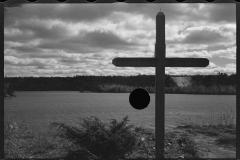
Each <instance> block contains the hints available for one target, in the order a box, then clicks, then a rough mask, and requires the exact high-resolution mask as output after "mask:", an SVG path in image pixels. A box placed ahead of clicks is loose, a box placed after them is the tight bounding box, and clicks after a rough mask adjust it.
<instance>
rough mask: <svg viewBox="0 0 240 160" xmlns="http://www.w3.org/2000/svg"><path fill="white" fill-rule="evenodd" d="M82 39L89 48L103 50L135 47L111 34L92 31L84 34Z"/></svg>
mask: <svg viewBox="0 0 240 160" xmlns="http://www.w3.org/2000/svg"><path fill="white" fill-rule="evenodd" d="M83 39H84V40H83V41H84V42H85V43H86V44H89V45H90V46H94V47H100V48H105V49H108V48H109V49H122V48H124V47H130V46H133V45H137V44H136V43H130V42H126V41H125V40H123V39H121V38H119V37H118V36H117V35H115V34H113V33H111V32H98V31H94V32H90V33H88V34H86V36H85V37H84V38H83Z"/></svg>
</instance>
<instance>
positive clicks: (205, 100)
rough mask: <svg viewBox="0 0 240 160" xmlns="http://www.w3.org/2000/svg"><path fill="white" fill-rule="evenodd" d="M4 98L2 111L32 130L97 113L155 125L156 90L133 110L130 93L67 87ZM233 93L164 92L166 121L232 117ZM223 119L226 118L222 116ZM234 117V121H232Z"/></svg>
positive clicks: (146, 124) (140, 124)
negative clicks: (140, 105)
mask: <svg viewBox="0 0 240 160" xmlns="http://www.w3.org/2000/svg"><path fill="white" fill-rule="evenodd" d="M16 95H17V97H13V98H6V99H4V115H5V117H11V118H13V119H14V120H15V121H16V122H17V123H18V124H21V123H22V122H23V121H25V122H26V123H28V124H29V125H30V127H31V128H32V130H35V131H41V132H45V131H47V130H48V126H49V124H50V123H52V122H64V123H67V124H76V123H77V122H79V120H78V119H79V117H81V118H84V117H90V116H96V117H98V118H100V119H102V120H104V121H109V120H110V119H117V120H121V119H122V118H123V117H125V116H127V115H128V116H129V119H130V123H131V124H135V125H139V126H143V127H148V128H154V119H155V110H154V108H155V94H150V97H151V100H150V104H149V106H148V107H147V108H145V109H143V110H136V109H134V108H133V107H131V105H130V104H129V101H128V100H129V93H79V92H67V91H62V92H60V91H56V92H55V91H49V92H45V91H39V92H33V91H31V92H16ZM235 113H236V96H235V95H187V94H166V95H165V124H166V127H168V126H176V125H179V124H183V123H185V124H186V123H200V124H203V123H210V122H211V123H212V122H214V123H217V122H219V120H220V118H221V117H223V116H225V117H227V116H229V117H230V118H228V120H230V119H231V117H234V118H235ZM225 119H226V118H225ZM235 121H236V120H235V119H234V120H233V123H235Z"/></svg>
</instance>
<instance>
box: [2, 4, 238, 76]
mask: <svg viewBox="0 0 240 160" xmlns="http://www.w3.org/2000/svg"><path fill="white" fill-rule="evenodd" d="M235 5H236V4H225V3H224V4H219V3H218V4H216V3H215V4H208V3H202V4H201V3H200V4H197V3H194V4H192V3H191V4H190V3H189V4H186V3H182V4H174V3H173V4H170V3H169V4H161V3H156V4H126V3H114V4H67V3H61V4H24V5H23V6H21V7H14V8H9V9H8V13H7V15H6V16H5V17H4V75H5V76H7V77H18V76H24V77H26V76H34V77H35V76H36V77H38V76H41V77H48V76H49V77H52V76H56V77H59V76H60V77H63V76H66V77H67V76H76V75H95V76H100V75H103V76H107V75H121V76H124V75H139V74H145V75H154V74H155V68H153V67H151V68H148V67H141V68H139V67H138V68H135V67H115V66H114V65H113V64H112V59H114V58H115V57H153V56H154V46H155V32H156V27H155V25H156V24H155V18H156V15H157V13H158V12H159V11H160V9H161V11H162V12H163V13H164V14H165V19H166V24H165V29H166V57H169V58H170V57H186V58H208V59H209V61H210V64H209V66H208V67H205V68H202V67H201V68H185V67H182V68H180V67H179V68H178V67H172V68H170V67H166V68H165V73H166V74H170V75H183V74H184V75H192V74H204V75H206V74H217V73H218V72H221V73H227V74H232V73H234V74H235V73H236V6H235Z"/></svg>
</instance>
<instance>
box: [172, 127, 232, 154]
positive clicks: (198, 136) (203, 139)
mask: <svg viewBox="0 0 240 160" xmlns="http://www.w3.org/2000/svg"><path fill="white" fill-rule="evenodd" d="M168 131H169V132H174V133H175V134H176V135H181V134H184V133H186V134H188V135H189V136H190V137H191V138H192V139H193V140H194V142H195V143H196V146H197V148H198V154H199V156H200V158H236V147H235V146H233V145H220V144H218V143H217V142H216V139H217V138H218V136H210V135H206V134H203V133H198V132H197V131H196V130H194V129H193V128H191V127H173V126H172V128H170V127H168Z"/></svg>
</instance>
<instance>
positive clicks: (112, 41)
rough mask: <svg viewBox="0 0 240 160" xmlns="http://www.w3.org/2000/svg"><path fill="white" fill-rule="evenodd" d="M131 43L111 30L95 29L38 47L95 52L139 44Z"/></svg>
mask: <svg viewBox="0 0 240 160" xmlns="http://www.w3.org/2000/svg"><path fill="white" fill-rule="evenodd" d="M137 45H138V44H136V43H129V42H126V41H125V40H123V39H121V38H120V37H118V36H117V35H115V34H113V33H111V32H100V31H93V32H89V33H86V34H85V35H84V36H83V37H82V36H73V37H69V38H67V39H64V40H58V39H57V40H55V41H44V42H42V43H41V44H39V45H38V46H37V47H39V48H45V49H60V50H63V51H65V52H68V53H93V52H99V51H102V50H104V49H118V50H125V49H131V48H133V47H134V46H137Z"/></svg>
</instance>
